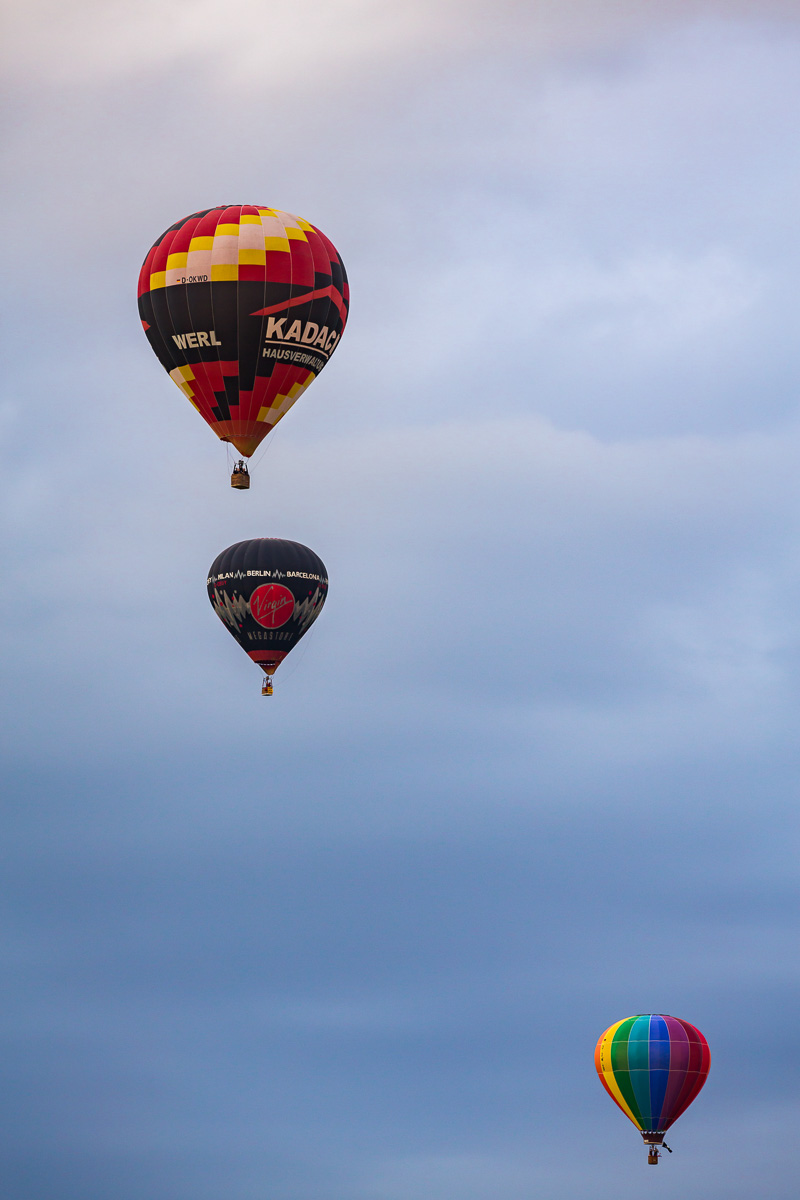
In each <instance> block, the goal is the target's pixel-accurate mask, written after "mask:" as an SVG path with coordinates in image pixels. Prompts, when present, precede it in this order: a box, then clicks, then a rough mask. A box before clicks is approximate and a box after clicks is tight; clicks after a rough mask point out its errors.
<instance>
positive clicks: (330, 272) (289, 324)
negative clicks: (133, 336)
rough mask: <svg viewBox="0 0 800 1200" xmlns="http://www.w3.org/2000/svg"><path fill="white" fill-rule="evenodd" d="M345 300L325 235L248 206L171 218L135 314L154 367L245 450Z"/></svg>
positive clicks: (318, 357) (340, 325)
mask: <svg viewBox="0 0 800 1200" xmlns="http://www.w3.org/2000/svg"><path fill="white" fill-rule="evenodd" d="M349 296H350V293H349V290H348V286H347V275H346V272H345V269H344V264H343V263H342V260H341V258H340V257H339V254H338V252H337V250H336V248H335V246H334V245H333V243H332V242H330V241H328V239H327V238H326V237H325V234H324V233H321V232H320V230H319V229H316V228H315V227H314V226H313V225H310V224H309V223H308V221H304V220H303V218H302V217H295V216H292V214H291V213H285V212H281V211H280V210H279V209H276V208H264V207H259V206H256V205H247V204H235V205H220V206H219V207H217V208H209V209H204V210H203V211H202V212H196V213H192V215H191V216H189V217H184V219H183V220H182V221H178V222H176V224H175V225H172V226H170V228H169V229H168V230H167V231H166V233H163V234H162V235H161V237H160V238H159V239H158V240H157V241H156V242H155V244H154V245H153V246H152V247H151V249H150V252H149V253H148V255H147V257H146V259H145V260H144V264H143V265H142V270H141V272H140V275H139V316H140V317H141V320H142V326H143V327H144V331H145V333H146V334H147V338H148V341H149V342H150V345H151V346H152V347H153V350H154V351H155V353H156V354H157V355H158V358H159V360H160V362H161V364H162V366H163V367H164V369H165V370H166V371H167V372H168V373H169V375H170V376H171V378H172V379H174V381H175V383H176V384H177V385H178V387H179V388H180V389H181V391H183V392H184V393H185V394H186V396H188V398H189V399H190V400H191V402H192V404H193V405H194V406H195V408H196V409H197V411H198V412H199V413H200V415H201V416H202V417H203V419H204V420H205V421H207V422H208V424H209V425H210V426H211V428H212V429H213V430H214V432H215V433H216V434H217V436H218V437H220V438H222V440H223V441H227V442H231V443H233V445H234V446H235V447H236V449H237V450H238V451H239V453H240V454H243V455H244V456H245V457H247V456H249V455H251V454H253V453H254V451H255V449H256V447H257V446H258V445H259V443H260V442H261V441H262V440H263V438H265V437H266V435H267V434H268V433H269V431H270V430H271V429H273V428H274V426H275V425H276V424H277V423H278V421H280V419H281V417H282V416H283V415H284V413H285V412H287V411H288V410H289V409H290V408H291V407H292V405H293V404H294V402H295V400H297V398H298V397H299V396H300V395H302V393H303V392H304V390H305V389H306V388H307V387H308V385H309V383H311V381H312V380H313V379H315V378H316V376H317V375H318V374H319V373H320V371H321V370H322V368H323V367H324V366H325V364H326V363H327V361H328V359H329V358H330V356H331V355H332V354H333V351H334V350H335V349H336V347H337V345H338V344H339V339H340V338H341V336H342V332H343V330H344V327H345V323H346V321H347V311H348V305H349Z"/></svg>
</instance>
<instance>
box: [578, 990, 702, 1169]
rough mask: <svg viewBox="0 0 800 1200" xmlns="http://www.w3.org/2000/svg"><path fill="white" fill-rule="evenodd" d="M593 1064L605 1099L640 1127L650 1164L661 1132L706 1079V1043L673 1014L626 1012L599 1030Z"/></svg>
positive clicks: (654, 1161)
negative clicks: (604, 1028) (604, 1092)
mask: <svg viewBox="0 0 800 1200" xmlns="http://www.w3.org/2000/svg"><path fill="white" fill-rule="evenodd" d="M594 1063H595V1066H596V1068H597V1074H598V1075H599V1076H600V1082H601V1083H602V1085H603V1087H604V1088H605V1089H606V1091H607V1092H608V1094H609V1096H610V1097H611V1099H612V1100H613V1101H614V1102H615V1104H617V1105H618V1106H619V1107H620V1108H621V1109H622V1111H623V1112H624V1113H625V1116H626V1117H629V1118H630V1120H631V1121H633V1123H634V1125H635V1126H636V1128H637V1129H638V1130H639V1131H640V1133H641V1135H642V1138H643V1140H644V1142H645V1145H646V1146H647V1150H648V1154H647V1161H648V1162H649V1163H650V1164H651V1165H652V1166H656V1165H657V1163H658V1159H659V1149H658V1147H659V1146H662V1145H664V1134H665V1133H666V1131H667V1130H668V1129H669V1127H670V1125H672V1124H673V1122H674V1121H677V1119H678V1117H679V1116H680V1115H681V1113H682V1112H684V1111H685V1110H686V1109H687V1108H688V1107H689V1105H690V1104H691V1103H692V1101H693V1100H694V1098H695V1096H696V1095H697V1093H698V1092H699V1091H700V1089H701V1088H702V1086H703V1084H704V1083H705V1081H706V1076H707V1075H708V1071H709V1067H710V1065H711V1055H710V1052H709V1049H708V1042H707V1041H706V1039H705V1038H704V1037H703V1035H702V1033H701V1032H700V1030H699V1029H695V1027H694V1025H690V1024H689V1022H688V1021H682V1020H681V1019H680V1018H679V1017H668V1016H662V1015H661V1014H660V1013H651V1014H646V1015H644V1016H636V1017H626V1018H625V1020H624V1021H617V1022H616V1024H615V1025H611V1026H610V1027H609V1028H608V1029H607V1030H606V1031H605V1033H604V1034H602V1036H601V1038H600V1040H599V1041H598V1043H597V1047H596V1049H595V1052H594ZM664 1148H665V1149H666V1150H669V1146H665V1147H664ZM670 1153H671V1151H670Z"/></svg>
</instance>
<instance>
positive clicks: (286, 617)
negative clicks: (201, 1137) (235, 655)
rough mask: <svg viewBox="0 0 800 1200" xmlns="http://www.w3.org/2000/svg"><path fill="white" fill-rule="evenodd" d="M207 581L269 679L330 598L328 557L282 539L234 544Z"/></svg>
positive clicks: (220, 612)
mask: <svg viewBox="0 0 800 1200" xmlns="http://www.w3.org/2000/svg"><path fill="white" fill-rule="evenodd" d="M206 583H207V586H208V598H209V600H210V601H211V604H212V606H213V608H214V611H215V612H216V614H217V616H218V617H219V619H220V620H221V621H222V622H223V623H224V624H225V625H226V626H227V627H228V629H229V630H230V632H231V633H232V634H233V636H234V637H235V638H236V641H237V642H238V643H239V645H240V646H241V647H242V649H243V650H244V651H245V652H246V653H247V654H248V655H249V656H250V658H252V660H253V662H256V663H258V665H259V666H260V667H262V668H263V670H264V671H265V672H266V673H267V674H268V675H271V674H272V673H273V671H274V670H275V668H276V667H277V666H278V665H279V663H281V662H282V661H283V659H284V658H285V657H286V655H287V654H288V653H289V651H290V650H291V649H292V648H293V647H294V646H296V645H297V643H298V642H299V641H300V638H301V637H302V636H303V634H304V633H305V632H306V631H307V630H308V629H309V628H310V627H311V625H313V623H314V621H316V619H317V617H318V616H319V614H320V611H321V609H322V606H323V604H324V603H325V597H326V596H327V594H328V572H327V570H326V569H325V564H324V563H323V561H322V559H321V558H319V556H318V555H316V554H315V553H314V551H313V550H309V548H308V546H303V545H302V544H301V543H300V542H290V541H285V540H283V539H282V538H253V539H251V540H250V541H247V542H237V543H236V544H235V545H234V546H229V547H228V549H227V550H223V551H222V553H221V554H219V555H217V557H216V558H215V559H214V562H213V563H212V565H211V568H210V570H209V572H208V579H207V581H206Z"/></svg>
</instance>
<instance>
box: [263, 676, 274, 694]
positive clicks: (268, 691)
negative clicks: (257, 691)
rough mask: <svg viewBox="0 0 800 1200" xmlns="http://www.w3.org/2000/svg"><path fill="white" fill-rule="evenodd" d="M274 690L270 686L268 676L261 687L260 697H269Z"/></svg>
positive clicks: (270, 682)
mask: <svg viewBox="0 0 800 1200" xmlns="http://www.w3.org/2000/svg"><path fill="white" fill-rule="evenodd" d="M274 690H275V689H274V688H273V686H272V680H271V679H270V678H269V676H267V678H266V679H265V680H264V682H263V683H262V685H261V695H262V696H271V695H272V693H273V691H274Z"/></svg>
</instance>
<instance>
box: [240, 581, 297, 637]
mask: <svg viewBox="0 0 800 1200" xmlns="http://www.w3.org/2000/svg"><path fill="white" fill-rule="evenodd" d="M250 612H251V613H252V615H253V617H254V618H255V620H256V621H258V623H259V625H263V626H264V628H265V629H278V628H279V627H280V626H281V625H285V624H286V622H287V621H288V620H289V618H290V617H291V615H292V613H293V612H294V596H293V595H292V593H291V592H290V591H289V589H288V588H287V587H284V586H283V584H280V583H262V585H261V587H257V588H256V590H255V591H254V592H253V594H252V596H251V597H250Z"/></svg>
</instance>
